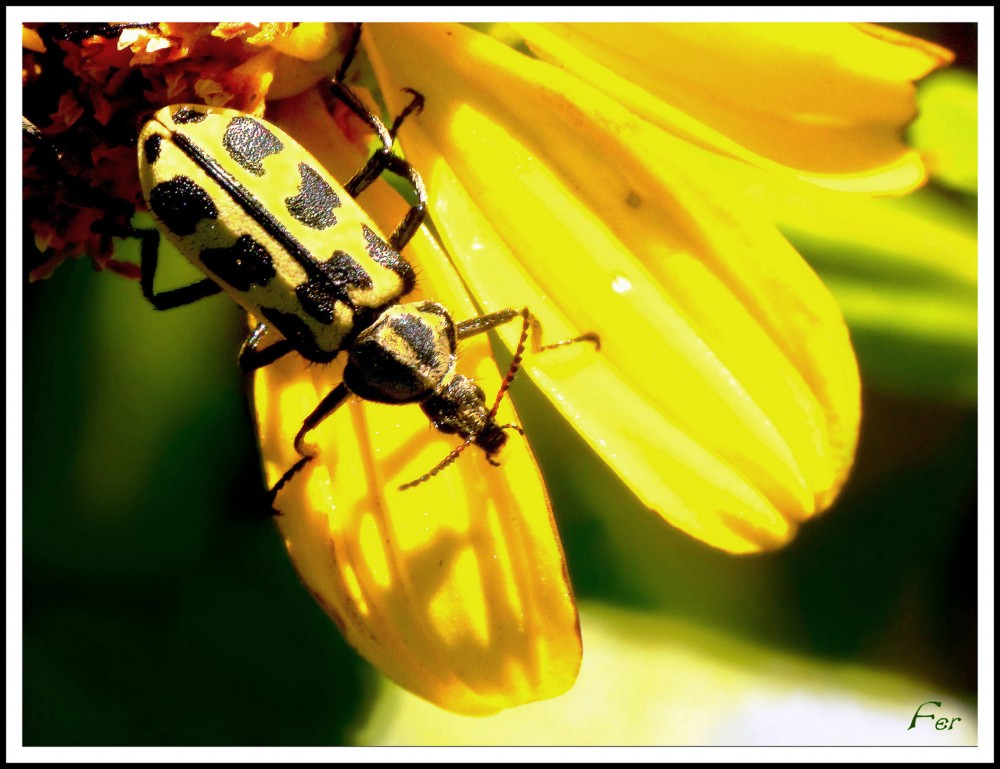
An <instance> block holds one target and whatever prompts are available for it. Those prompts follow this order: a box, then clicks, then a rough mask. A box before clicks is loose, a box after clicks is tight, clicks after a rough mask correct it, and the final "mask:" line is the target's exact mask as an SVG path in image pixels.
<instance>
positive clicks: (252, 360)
mask: <svg viewBox="0 0 1000 769" xmlns="http://www.w3.org/2000/svg"><path fill="white" fill-rule="evenodd" d="M267 330H268V326H267V324H266V323H258V324H257V327H256V328H255V329H254V330H253V331H251V332H250V336H248V337H247V338H246V341H244V342H243V346H242V347H241V348H240V357H239V361H240V369H241V370H242V371H244V372H245V373H248V372H250V371H256V370H257V369H259V368H262V367H263V366H267V365H268V364H270V363H274V361H276V360H278V358H280V357H282V356H284V355H287V354H288V353H290V352H292V351H293V350H294V349H295V348H294V347H293V346H292V343H291V342H289V341H288V340H287V339H279V340H278V341H277V342H275V343H274V344H272V345H270V346H268V347H265V348H264V349H263V350H260V349H258V345H259V344H260V340H261V339H263V338H264V335H265V334H266V333H267Z"/></svg>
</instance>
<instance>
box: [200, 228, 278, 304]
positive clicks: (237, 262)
mask: <svg viewBox="0 0 1000 769" xmlns="http://www.w3.org/2000/svg"><path fill="white" fill-rule="evenodd" d="M201 261H202V263H203V264H204V265H205V266H206V267H207V268H208V269H209V270H211V271H212V272H214V273H215V274H216V275H218V276H219V278H221V279H222V280H224V281H225V282H226V283H228V284H229V285H230V286H232V287H233V288H235V289H237V290H238V291H249V290H250V286H251V285H258V286H263V285H265V284H266V283H267V282H268V281H269V280H270V279H271V278H273V277H274V275H275V271H274V263H273V262H272V261H271V255H270V254H269V253H268V252H267V249H266V248H264V247H263V246H262V245H261V244H260V243H258V242H257V241H256V240H254V239H253V238H251V237H250V236H249V235H240V237H239V238H237V240H236V242H235V243H233V245H231V246H229V247H228V248H206V249H203V250H202V252H201Z"/></svg>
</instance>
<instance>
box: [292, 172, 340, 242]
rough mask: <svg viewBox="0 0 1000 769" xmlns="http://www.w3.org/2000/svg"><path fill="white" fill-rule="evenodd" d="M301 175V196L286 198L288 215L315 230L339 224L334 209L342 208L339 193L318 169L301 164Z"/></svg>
mask: <svg viewBox="0 0 1000 769" xmlns="http://www.w3.org/2000/svg"><path fill="white" fill-rule="evenodd" d="M299 175H300V176H301V177H302V180H301V183H300V184H299V194H298V195H296V196H295V197H291V198H285V205H286V206H288V213H290V214H291V215H292V216H294V217H295V218H296V219H298V220H299V221H300V222H302V223H303V224H304V225H306V226H307V227H312V228H313V229H314V230H325V229H326V228H327V227H332V226H333V225H334V224H336V223H337V217H336V216H335V215H334V213H333V209H335V208H338V207H339V206H340V198H339V197H337V193H336V192H334V191H333V188H332V187H331V186H330V185H329V184H327V183H326V181H325V180H324V179H323V177H322V176H320V175H319V174H318V173H317V172H316V169H314V168H313V167H312V166H310V165H308V164H306V163H299Z"/></svg>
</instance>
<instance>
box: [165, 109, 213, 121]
mask: <svg viewBox="0 0 1000 769" xmlns="http://www.w3.org/2000/svg"><path fill="white" fill-rule="evenodd" d="M207 117H208V113H205V112H199V111H198V110H194V109H191V108H190V107H181V108H180V109H179V110H177V111H176V112H174V114H173V119H174V123H176V124H177V125H187V124H188V123H200V122H201V121H202V120H204V119H205V118H207Z"/></svg>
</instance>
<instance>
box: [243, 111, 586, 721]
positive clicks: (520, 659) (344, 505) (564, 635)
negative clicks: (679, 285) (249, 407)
mask: <svg viewBox="0 0 1000 769" xmlns="http://www.w3.org/2000/svg"><path fill="white" fill-rule="evenodd" d="M271 117H272V118H273V119H274V120H275V121H276V122H277V123H278V124H279V125H281V126H282V127H284V128H285V129H286V130H288V131H289V132H290V133H291V134H292V135H293V136H296V137H297V138H298V139H299V140H300V141H302V143H303V144H304V145H306V147H307V148H308V149H310V150H311V151H312V152H313V153H314V154H315V155H317V157H318V158H319V159H320V160H321V162H323V163H324V165H325V166H326V167H327V168H329V169H330V170H331V172H333V173H334V174H335V175H336V176H337V178H340V179H347V178H348V177H349V176H350V175H351V174H352V173H353V171H355V170H357V169H358V168H359V167H360V165H361V163H362V161H363V158H359V157H357V156H356V155H355V154H354V153H353V152H352V151H350V149H349V148H348V147H346V145H344V146H341V145H338V144H335V143H334V141H335V140H338V139H341V138H342V135H341V133H340V131H339V129H338V128H337V126H336V124H335V123H334V122H333V120H332V119H331V118H330V117H329V116H328V115H327V113H326V110H325V108H324V107H323V103H322V100H321V99H320V98H319V96H318V95H317V94H316V92H315V91H310V92H307V93H306V94H303V95H302V96H300V97H296V98H294V99H288V100H285V101H283V102H280V103H279V104H278V105H277V107H276V109H275V111H274V112H273V113H271ZM345 149H347V150H348V151H347V152H346V153H345V151H344V150H345ZM362 203H363V204H364V205H365V206H366V208H367V210H368V211H369V212H370V213H375V214H376V215H377V216H378V219H379V221H383V222H384V223H385V224H386V225H387V226H394V225H395V224H396V223H397V222H398V220H399V218H400V216H401V211H402V210H403V207H402V205H401V201H400V200H399V199H398V196H396V195H395V194H394V193H393V192H391V190H389V189H388V188H387V187H386V188H384V189H383V188H381V187H373V188H372V189H370V190H369V191H367V192H365V193H364V195H363V196H362ZM435 251H436V246H435V244H434V241H433V240H432V238H431V237H430V236H429V235H428V234H427V233H426V231H421V232H420V233H419V234H418V235H417V237H416V238H415V240H414V242H413V243H412V244H411V246H410V247H409V248H408V249H407V250H406V255H407V257H408V259H409V260H410V261H411V263H413V264H414V266H415V268H416V269H417V274H418V276H419V281H420V289H421V290H420V291H419V292H417V293H416V294H414V295H413V298H414V299H417V298H420V297H421V296H424V295H426V296H429V297H433V298H435V299H438V300H440V301H442V302H443V303H445V304H446V305H447V306H448V307H449V308H450V309H451V310H452V311H453V312H454V314H455V316H456V317H457V318H462V319H464V318H466V317H470V316H472V315H473V314H474V310H473V309H472V307H471V306H470V304H469V301H468V298H467V297H466V296H465V294H464V292H463V290H462V287H461V284H460V283H459V282H458V279H457V277H456V276H455V275H454V274H453V273H449V272H448V271H447V270H446V269H442V267H444V266H446V262H445V260H444V259H443V257H442V256H441V255H440V254H439V253H435ZM462 352H463V354H462V358H461V359H460V363H459V370H460V371H461V372H462V373H465V374H466V375H470V376H474V377H475V378H476V379H477V380H478V382H479V383H480V384H481V386H482V387H483V388H484V389H485V390H486V391H487V392H488V393H490V394H492V393H494V392H496V391H497V389H498V388H499V385H500V376H499V374H498V372H497V369H496V366H495V364H494V363H493V360H492V356H491V354H490V348H489V345H488V343H487V342H486V340H485V338H483V339H473V340H470V341H469V342H467V343H466V344H464V345H463V350H462ZM341 369H342V365H341V364H340V363H335V364H331V365H330V366H315V365H313V366H310V365H306V364H305V363H304V361H302V360H301V359H300V358H297V357H296V356H286V359H283V360H280V361H278V362H277V363H275V364H272V365H270V366H267V367H265V368H263V369H261V370H260V371H259V372H258V373H257V374H256V378H255V403H256V407H257V416H258V429H259V437H260V442H261V450H262V453H263V456H264V464H265V471H266V476H267V482H268V484H273V483H274V482H275V481H276V480H277V479H278V477H279V476H280V474H281V473H282V472H284V471H285V470H286V469H287V468H288V467H290V466H291V465H292V464H293V463H294V462H295V460H296V458H297V455H296V453H295V451H294V450H293V448H292V442H293V438H294V436H295V433H296V431H297V430H298V428H299V426H300V425H301V422H302V419H303V418H304V417H305V416H306V415H307V414H308V413H309V412H310V411H311V410H312V409H313V408H314V407H315V406H316V404H317V403H318V402H319V400H320V399H321V398H322V397H323V396H324V395H325V394H326V393H328V392H329V391H330V390H331V389H332V388H333V387H334V386H335V385H336V384H337V383H338V382H339V381H340V371H341ZM500 417H501V419H502V420H503V421H504V422H516V421H517V417H516V415H515V414H514V413H513V410H512V408H511V407H510V406H509V405H507V404H505V405H504V407H503V408H502V409H501V411H500ZM310 440H312V441H313V442H315V443H316V444H317V445H319V446H320V447H321V449H322V453H321V455H320V457H319V459H318V460H317V461H315V462H313V463H311V464H310V465H309V466H308V467H307V468H306V469H305V470H304V471H303V472H302V473H300V474H299V475H298V476H297V477H296V478H295V479H293V481H292V482H291V483H289V484H288V486H286V488H285V489H283V490H282V492H281V493H280V494H279V496H278V499H277V507H278V509H279V510H281V511H282V513H283V515H281V516H280V517H279V518H278V519H277V522H278V526H279V528H280V530H281V533H282V535H283V537H284V538H285V543H286V546H287V548H288V551H289V553H290V555H291V558H292V561H293V562H294V564H295V567H296V569H297V570H298V572H299V574H300V575H301V577H302V580H303V581H304V582H305V584H306V586H307V587H308V588H309V589H310V590H311V591H312V593H313V594H314V595H315V596H316V598H317V600H318V601H319V602H320V604H321V605H322V606H323V607H324V608H325V609H326V611H327V612H328V613H329V614H330V615H331V616H332V617H333V618H334V620H335V621H337V623H338V625H339V626H340V627H341V629H342V631H343V632H344V635H345V636H346V637H347V639H348V640H349V641H350V643H351V644H353V645H354V646H355V647H356V648H357V649H358V651H359V652H360V653H361V654H362V655H364V656H365V657H366V658H367V659H368V660H369V661H371V662H372V663H373V664H374V665H376V666H377V667H378V668H380V669H381V670H382V671H383V672H385V673H386V674H387V675H388V676H390V677H391V678H392V679H393V680H395V681H396V682H397V683H399V684H400V685H401V686H404V687H406V688H407V689H409V690H410V691H412V692H414V693H416V694H418V695H420V696H421V697H424V698H426V699H428V700H430V701H431V702H434V703H435V704H437V705H439V706H441V707H443V708H447V709H449V710H453V711H456V712H460V713H466V714H478V715H482V714H487V713H491V712H495V711H497V710H500V709H502V708H505V707H510V706H513V705H518V704H521V703H523V702H527V701H531V700H537V699H544V698H546V697H552V696H555V695H557V694H561V693H562V692H564V691H565V690H566V689H568V688H569V687H570V686H571V685H572V683H573V681H574V680H575V678H576V673H577V670H578V668H579V664H580V658H581V647H580V638H579V628H578V625H577V618H576V609H575V605H574V602H573V598H572V593H571V589H570V586H569V582H568V578H567V575H566V572H565V565H564V561H563V555H562V550H561V545H560V543H559V539H558V536H557V533H556V530H555V525H554V522H553V520H552V515H551V511H550V508H549V503H548V498H547V496H546V493H545V488H544V485H543V484H542V481H541V478H540V476H539V474H538V470H537V467H536V466H535V464H534V460H533V458H532V456H531V452H530V449H529V448H528V446H527V444H526V443H525V441H523V440H521V439H520V437H519V436H517V435H512V439H511V440H510V441H509V442H508V448H507V449H505V451H504V453H503V455H502V456H501V461H502V466H501V467H499V468H495V467H492V466H490V465H489V464H487V462H486V460H485V458H484V456H483V455H482V454H481V453H480V452H478V450H475V451H473V450H470V451H468V452H466V453H465V454H464V455H462V457H461V458H460V459H459V460H458V461H457V462H456V463H455V464H454V465H452V466H451V467H449V468H447V469H446V470H445V471H443V472H442V473H441V474H440V475H438V476H436V477H435V478H433V479H431V480H430V481H428V482H426V483H424V484H423V485H421V486H418V487H416V488H414V489H411V490H407V491H399V490H398V489H397V487H398V486H399V485H400V484H402V483H404V482H407V481H410V480H413V479H415V478H417V477H419V476H420V475H422V474H424V473H425V472H427V471H428V470H430V469H431V468H432V467H433V466H434V465H435V464H436V463H437V462H438V461H440V460H441V459H443V458H444V457H445V456H446V455H447V454H448V452H449V451H450V450H451V449H452V448H453V447H454V446H455V445H456V443H457V441H456V440H455V439H454V438H448V437H447V436H444V435H443V434H441V433H439V432H437V431H435V430H433V429H432V428H431V426H430V425H429V423H428V421H427V418H426V417H425V416H424V415H423V413H422V412H421V411H420V409H419V408H417V407H416V406H385V405H378V404H372V403H366V402H361V401H360V400H357V399H352V400H351V401H350V402H348V403H347V404H346V405H345V406H343V407H342V408H341V409H339V410H338V411H337V412H335V413H334V414H333V415H332V416H331V417H330V418H328V419H327V420H326V421H325V422H324V423H323V424H322V425H321V426H320V427H319V428H318V429H317V430H316V431H314V432H313V433H312V434H311V436H310Z"/></svg>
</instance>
